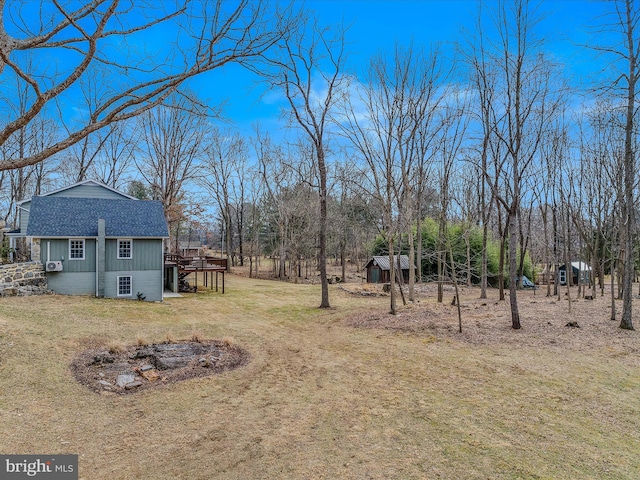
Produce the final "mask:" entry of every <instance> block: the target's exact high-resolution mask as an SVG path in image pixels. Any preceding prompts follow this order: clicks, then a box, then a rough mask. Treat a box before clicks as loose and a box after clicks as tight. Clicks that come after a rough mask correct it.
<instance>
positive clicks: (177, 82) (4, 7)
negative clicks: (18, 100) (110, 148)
mask: <svg viewBox="0 0 640 480" xmlns="http://www.w3.org/2000/svg"><path fill="white" fill-rule="evenodd" d="M0 10H1V11H2V15H1V16H0V21H1V23H0V81H1V82H3V84H6V81H7V80H8V79H15V80H16V81H18V82H19V83H20V85H21V86H24V87H25V88H27V89H29V91H30V92H31V96H30V102H29V104H28V106H27V108H26V109H25V111H24V112H20V113H16V112H13V113H9V109H8V108H7V107H8V106H10V105H11V104H12V102H13V98H14V94H13V93H14V92H13V91H11V90H6V89H5V90H4V91H3V93H2V94H0V108H2V110H3V111H4V112H5V114H6V115H7V117H5V119H4V120H3V121H2V122H0V145H3V144H4V143H5V142H7V141H8V140H9V138H10V137H11V136H12V135H13V134H14V133H16V132H17V131H18V130H20V129H21V128H23V127H25V126H26V125H28V124H29V123H30V122H32V121H34V119H36V118H37V117H39V116H40V117H42V116H46V115H55V116H56V117H58V118H60V117H62V116H63V115H64V113H63V112H62V110H63V109H64V106H63V105H64V103H65V102H72V101H73V98H74V95H76V94H77V92H76V91H75V84H76V82H77V81H78V80H79V79H81V78H83V77H84V76H85V75H87V74H88V73H89V72H90V71H91V70H92V69H94V68H96V66H100V68H102V69H104V71H105V72H106V75H107V78H109V79H110V82H109V85H108V88H107V92H106V94H105V95H104V96H102V97H101V101H100V103H99V104H97V105H96V108H95V110H94V111H93V112H92V113H91V115H90V116H89V117H88V118H86V119H83V120H82V121H79V122H78V124H77V125H76V126H74V128H73V129H72V130H70V131H69V132H67V133H66V134H65V135H63V136H61V137H59V138H56V140H55V141H53V142H52V143H50V144H47V145H46V146H44V148H42V149H40V150H39V151H37V152H34V153H32V154H29V155H26V156H22V157H20V158H10V159H2V161H0V170H7V169H14V168H19V167H24V166H27V165H33V164H36V163H38V162H41V161H42V160H44V159H45V158H47V157H50V156H51V155H53V154H55V153H57V152H60V151H61V150H64V149H66V148H68V147H70V146H71V145H73V144H75V143H77V142H79V141H80V140H82V139H83V138H85V137H87V136H88V135H89V134H91V133H92V132H95V131H97V130H99V129H101V128H103V127H105V126H107V125H109V124H111V123H113V122H117V121H121V120H125V119H128V118H132V117H134V116H137V115H140V114H143V113H145V112H147V111H149V110H150V109H151V108H153V107H154V106H156V105H159V104H161V103H163V102H164V101H165V100H166V99H167V98H168V97H169V95H171V94H172V93H173V92H175V91H176V90H177V89H178V88H180V87H181V86H182V85H183V84H184V83H185V81H187V80H188V79H189V78H192V77H194V76H196V75H201V74H204V73H206V72H211V71H213V70H216V69H218V68H219V67H221V66H223V65H225V64H228V63H231V62H233V63H239V64H241V65H243V66H246V67H248V68H252V62H253V61H254V60H256V59H258V58H260V57H261V56H262V55H264V53H265V52H266V51H267V50H269V49H270V48H271V47H272V46H273V45H274V44H275V43H276V42H278V41H279V40H280V39H281V38H282V36H283V35H284V34H285V33H287V32H288V30H289V29H290V27H291V25H292V24H293V17H292V15H291V14H290V13H291V12H290V9H289V8H288V7H285V9H284V10H282V9H280V8H279V7H278V6H277V4H276V3H273V2H267V1H260V0H256V1H252V0H235V1H233V2H227V1H224V0H215V1H189V0H187V1H178V0H175V1H171V0H167V1H163V2H152V1H137V0H91V1H87V2H80V3H78V2H72V1H60V2H58V1H56V2H52V3H51V4H49V3H45V2H42V4H41V5H40V8H37V7H35V6H34V4H33V2H17V1H9V2H7V1H6V0H2V1H1V2H0ZM34 14H35V18H34ZM158 29H162V36H163V41H162V42H160V43H157V44H155V45H154V46H153V47H151V46H148V45H147V46H146V48H145V46H142V47H141V46H140V44H139V40H140V35H142V34H143V33H144V32H154V31H156V30H158ZM10 32H20V36H19V37H17V36H13V35H12V33H10ZM70 52H71V54H70ZM114 52H117V54H114ZM57 55H60V56H61V58H64V59H65V62H67V65H65V66H64V68H59V69H57V68H55V67H53V66H52V63H51V62H50V61H44V58H47V59H48V58H51V57H54V56H57ZM28 56H30V57H31V59H32V60H33V61H32V62H30V63H27V62H25V61H24V60H23V59H24V58H25V57H28ZM56 108H59V109H60V110H59V111H56Z"/></svg>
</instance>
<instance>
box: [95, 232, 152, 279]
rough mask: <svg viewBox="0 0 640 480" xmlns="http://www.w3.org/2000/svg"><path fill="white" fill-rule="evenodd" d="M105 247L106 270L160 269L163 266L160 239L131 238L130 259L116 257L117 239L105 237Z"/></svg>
mask: <svg viewBox="0 0 640 480" xmlns="http://www.w3.org/2000/svg"><path fill="white" fill-rule="evenodd" d="M123 239H125V238H123ZM105 249H106V266H105V270H106V271H107V272H116V271H118V272H123V271H142V270H159V271H162V268H163V266H164V256H163V251H162V240H159V239H155V240H143V239H133V245H132V258H131V259H118V241H117V240H115V239H107V241H106V244H105Z"/></svg>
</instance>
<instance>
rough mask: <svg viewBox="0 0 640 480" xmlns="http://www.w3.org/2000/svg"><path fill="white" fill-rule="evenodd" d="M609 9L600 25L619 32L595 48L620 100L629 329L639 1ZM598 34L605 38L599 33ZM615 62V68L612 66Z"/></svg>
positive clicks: (624, 324)
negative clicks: (608, 64) (606, 62)
mask: <svg viewBox="0 0 640 480" xmlns="http://www.w3.org/2000/svg"><path fill="white" fill-rule="evenodd" d="M610 5H612V12H611V14H610V18H611V23H610V24H608V25H605V26H604V27H603V29H604V30H606V31H608V32H614V33H616V34H618V35H619V37H617V38H615V40H614V41H613V44H612V45H611V46H609V45H603V46H597V47H595V49H596V50H598V51H600V52H602V53H603V54H605V55H609V56H611V58H613V62H612V67H613V68H614V69H615V70H614V71H615V74H616V75H617V77H616V78H615V79H614V80H613V82H612V84H611V85H610V86H609V87H607V91H614V92H615V93H616V94H617V96H618V98H620V100H621V103H622V105H621V107H620V111H621V112H622V111H623V112H624V113H623V114H622V118H623V127H622V130H623V132H624V162H623V177H622V184H623V186H624V188H623V195H624V197H623V199H622V201H621V202H620V210H621V212H622V222H621V227H622V228H621V231H620V235H621V236H622V241H623V242H624V246H623V249H624V253H625V259H624V270H623V277H622V284H623V285H622V319H621V321H620V328H623V329H627V330H633V329H634V327H633V318H632V293H633V292H632V289H633V279H634V276H635V263H636V262H635V248H634V244H633V240H634V237H635V234H636V211H635V206H636V203H635V195H634V189H635V187H636V181H637V178H636V176H637V174H636V138H635V136H636V135H637V132H636V130H637V123H638V122H637V119H636V115H637V111H638V100H637V98H636V94H637V92H636V89H637V85H638V80H639V79H640V30H639V28H638V22H640V5H638V3H637V2H634V0H616V1H614V2H610ZM602 38H609V36H606V35H603V36H602ZM618 66H619V70H618V69H616V67H618Z"/></svg>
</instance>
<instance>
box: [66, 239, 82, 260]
mask: <svg viewBox="0 0 640 480" xmlns="http://www.w3.org/2000/svg"><path fill="white" fill-rule="evenodd" d="M69 260H84V238H83V239H74V240H69Z"/></svg>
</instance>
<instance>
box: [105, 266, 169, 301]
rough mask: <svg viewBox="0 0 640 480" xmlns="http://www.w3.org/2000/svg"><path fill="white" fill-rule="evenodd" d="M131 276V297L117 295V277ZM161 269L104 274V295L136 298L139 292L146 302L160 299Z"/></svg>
mask: <svg viewBox="0 0 640 480" xmlns="http://www.w3.org/2000/svg"><path fill="white" fill-rule="evenodd" d="M121 276H131V297H118V277H121ZM162 291H163V284H162V269H160V270H146V271H117V272H107V273H106V275H105V289H104V296H105V297H111V298H132V299H134V300H136V299H137V298H138V297H137V293H138V292H140V293H141V294H142V295H144V296H145V297H146V298H145V300H146V301H148V302H156V301H162Z"/></svg>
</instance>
